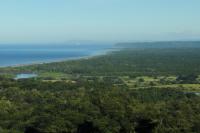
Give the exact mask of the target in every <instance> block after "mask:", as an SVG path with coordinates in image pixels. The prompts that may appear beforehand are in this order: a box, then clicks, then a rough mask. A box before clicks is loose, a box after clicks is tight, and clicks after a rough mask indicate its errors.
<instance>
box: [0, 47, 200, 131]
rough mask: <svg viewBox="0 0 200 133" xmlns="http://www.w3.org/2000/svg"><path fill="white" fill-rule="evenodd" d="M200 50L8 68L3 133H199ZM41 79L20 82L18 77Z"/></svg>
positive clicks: (0, 100)
mask: <svg viewBox="0 0 200 133" xmlns="http://www.w3.org/2000/svg"><path fill="white" fill-rule="evenodd" d="M199 51H200V48H187V49H186V48H176V49H171V48H152V49H125V50H121V51H117V52H113V53H111V54H108V55H104V56H99V57H94V58H90V59H81V60H74V61H67V62H59V63H50V64H42V65H32V66H24V67H17V68H2V69H1V70H0V71H1V73H2V75H3V76H1V77H0V132H2V133H199V132H200V93H199V92H200V84H199V83H200V79H199V75H200V52H199ZM20 72H27V73H28V72H30V73H33V72H34V73H38V74H39V77H38V78H35V79H26V80H13V79H12V76H13V74H15V73H20Z"/></svg>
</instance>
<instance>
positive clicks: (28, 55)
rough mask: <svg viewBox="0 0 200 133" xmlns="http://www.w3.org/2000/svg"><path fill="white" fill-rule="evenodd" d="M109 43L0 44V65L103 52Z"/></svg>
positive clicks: (78, 56) (57, 59) (73, 57)
mask: <svg viewBox="0 0 200 133" xmlns="http://www.w3.org/2000/svg"><path fill="white" fill-rule="evenodd" d="M112 48H113V45H109V44H80V45H74V44H73V45H72V44H71V45H70V44H68V45H34V44H31V45H30V44H28V45H19V44H16V45H0V67H6V66H18V65H27V64H35V63H46V62H55V61H61V60H69V59H76V58H82V57H90V56H95V55H100V54H104V53H106V52H108V51H110V50H112Z"/></svg>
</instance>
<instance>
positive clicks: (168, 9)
mask: <svg viewBox="0 0 200 133" xmlns="http://www.w3.org/2000/svg"><path fill="white" fill-rule="evenodd" d="M198 39H200V0H1V1H0V43H55V42H56V43H62V42H66V41H69V40H93V41H114V42H123V41H148V40H149V41H152V40H198Z"/></svg>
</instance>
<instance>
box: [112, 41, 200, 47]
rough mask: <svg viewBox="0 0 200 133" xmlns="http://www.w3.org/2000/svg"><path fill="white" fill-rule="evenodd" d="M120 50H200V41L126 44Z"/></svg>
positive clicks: (117, 45)
mask: <svg viewBox="0 0 200 133" xmlns="http://www.w3.org/2000/svg"><path fill="white" fill-rule="evenodd" d="M115 46H116V47H120V48H200V41H159V42H124V43H118V44H116V45H115Z"/></svg>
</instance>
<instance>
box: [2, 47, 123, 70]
mask: <svg viewBox="0 0 200 133" xmlns="http://www.w3.org/2000/svg"><path fill="white" fill-rule="evenodd" d="M119 50H121V49H120V48H111V49H108V50H105V51H101V52H99V53H98V52H97V53H96V54H91V55H87V56H81V57H70V58H63V59H55V60H51V61H41V62H40V61H38V62H33V63H27V64H26V63H25V64H17V65H8V66H0V69H5V68H18V67H26V66H32V65H43V64H50V63H61V62H66V61H73V60H82V59H91V58H95V57H99V56H103V55H108V54H110V53H112V52H115V51H119Z"/></svg>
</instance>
